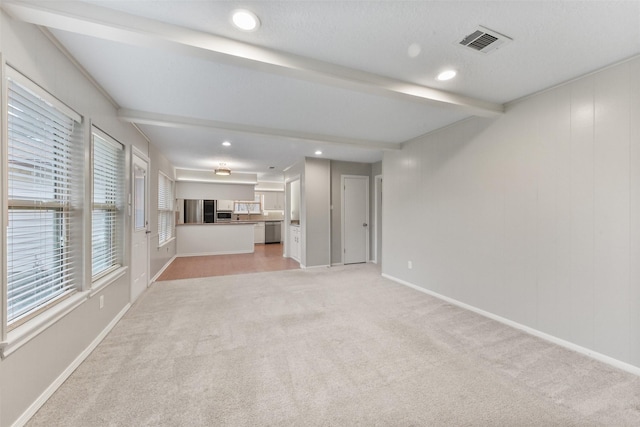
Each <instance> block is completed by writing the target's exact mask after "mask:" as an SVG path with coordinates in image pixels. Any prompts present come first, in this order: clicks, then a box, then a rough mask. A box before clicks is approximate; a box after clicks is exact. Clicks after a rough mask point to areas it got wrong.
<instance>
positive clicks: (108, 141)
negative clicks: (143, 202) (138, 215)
mask: <svg viewBox="0 0 640 427" xmlns="http://www.w3.org/2000/svg"><path fill="white" fill-rule="evenodd" d="M92 140H93V207H92V211H91V274H92V277H93V280H95V279H97V278H99V277H100V276H102V275H104V274H106V273H108V272H109V271H111V270H113V269H115V268H117V267H119V266H120V265H121V257H122V240H123V234H122V223H123V218H122V204H123V197H122V195H123V193H124V191H123V183H124V180H123V178H124V147H123V146H122V144H120V143H118V142H116V141H115V140H113V139H112V138H109V137H108V136H107V135H104V134H102V133H100V132H98V131H95V130H94V132H93V133H92Z"/></svg>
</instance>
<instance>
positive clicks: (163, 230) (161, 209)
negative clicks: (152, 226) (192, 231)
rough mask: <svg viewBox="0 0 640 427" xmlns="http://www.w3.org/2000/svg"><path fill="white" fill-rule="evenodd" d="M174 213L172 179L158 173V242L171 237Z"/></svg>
mask: <svg viewBox="0 0 640 427" xmlns="http://www.w3.org/2000/svg"><path fill="white" fill-rule="evenodd" d="M174 219H175V213H174V212H173V181H172V180H170V179H169V177H167V176H166V175H165V174H163V173H162V172H160V173H158V244H160V245H162V244H163V243H165V242H167V241H168V240H169V239H171V238H172V237H173V230H174Z"/></svg>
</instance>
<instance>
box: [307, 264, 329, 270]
mask: <svg viewBox="0 0 640 427" xmlns="http://www.w3.org/2000/svg"><path fill="white" fill-rule="evenodd" d="M300 268H301V269H303V270H310V269H314V268H331V266H330V265H329V264H322V265H310V266H306V265H302V264H300Z"/></svg>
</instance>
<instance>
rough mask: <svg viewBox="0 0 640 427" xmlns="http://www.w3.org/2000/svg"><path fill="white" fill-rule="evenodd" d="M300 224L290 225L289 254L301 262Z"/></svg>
mask: <svg viewBox="0 0 640 427" xmlns="http://www.w3.org/2000/svg"><path fill="white" fill-rule="evenodd" d="M300 246H301V245H300V226H299V225H290V226H289V256H290V257H291V258H293V259H295V260H296V261H298V262H300V254H301V247H300Z"/></svg>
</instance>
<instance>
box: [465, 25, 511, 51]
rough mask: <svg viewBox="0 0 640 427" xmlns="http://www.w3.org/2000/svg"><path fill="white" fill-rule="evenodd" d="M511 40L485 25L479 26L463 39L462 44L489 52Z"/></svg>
mask: <svg viewBox="0 0 640 427" xmlns="http://www.w3.org/2000/svg"><path fill="white" fill-rule="evenodd" d="M510 41H511V39H510V38H509V37H507V36H505V35H504V34H500V33H496V32H495V31H492V30H490V29H488V28H485V27H478V29H477V30H476V31H474V32H473V33H471V34H469V35H468V36H466V37H465V38H464V39H462V41H461V42H460V44H461V45H462V46H466V47H468V48H469V49H473V50H475V51H476V52H481V53H489V52H491V51H493V50H496V49H498V48H499V47H500V46H502V45H503V44H505V43H507V42H510Z"/></svg>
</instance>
